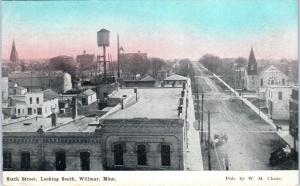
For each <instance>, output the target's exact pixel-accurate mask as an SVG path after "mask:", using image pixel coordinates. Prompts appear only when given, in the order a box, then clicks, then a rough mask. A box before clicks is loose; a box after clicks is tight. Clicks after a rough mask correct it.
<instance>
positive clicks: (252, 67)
mask: <svg viewBox="0 0 300 186" xmlns="http://www.w3.org/2000/svg"><path fill="white" fill-rule="evenodd" d="M247 72H248V75H257V62H256V59H255V55H254V52H253V48H252V47H251V51H250V56H249V60H248V69H247Z"/></svg>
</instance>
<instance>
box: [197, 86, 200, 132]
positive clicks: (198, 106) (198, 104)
mask: <svg viewBox="0 0 300 186" xmlns="http://www.w3.org/2000/svg"><path fill="white" fill-rule="evenodd" d="M196 99H197V121H198V130H200V118H199V117H200V100H199V92H198V86H197V89H196Z"/></svg>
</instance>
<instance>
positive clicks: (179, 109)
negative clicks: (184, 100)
mask: <svg viewBox="0 0 300 186" xmlns="http://www.w3.org/2000/svg"><path fill="white" fill-rule="evenodd" d="M181 113H182V106H178V116H180V114H181Z"/></svg>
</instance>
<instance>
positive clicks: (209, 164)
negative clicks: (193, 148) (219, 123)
mask: <svg viewBox="0 0 300 186" xmlns="http://www.w3.org/2000/svg"><path fill="white" fill-rule="evenodd" d="M207 117H208V118H207V124H208V170H211V162H210V111H208V112H207Z"/></svg>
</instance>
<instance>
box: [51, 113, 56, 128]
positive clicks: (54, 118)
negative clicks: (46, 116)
mask: <svg viewBox="0 0 300 186" xmlns="http://www.w3.org/2000/svg"><path fill="white" fill-rule="evenodd" d="M51 124H52V125H51V126H52V127H56V124H57V114H56V113H55V112H52V114H51Z"/></svg>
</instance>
